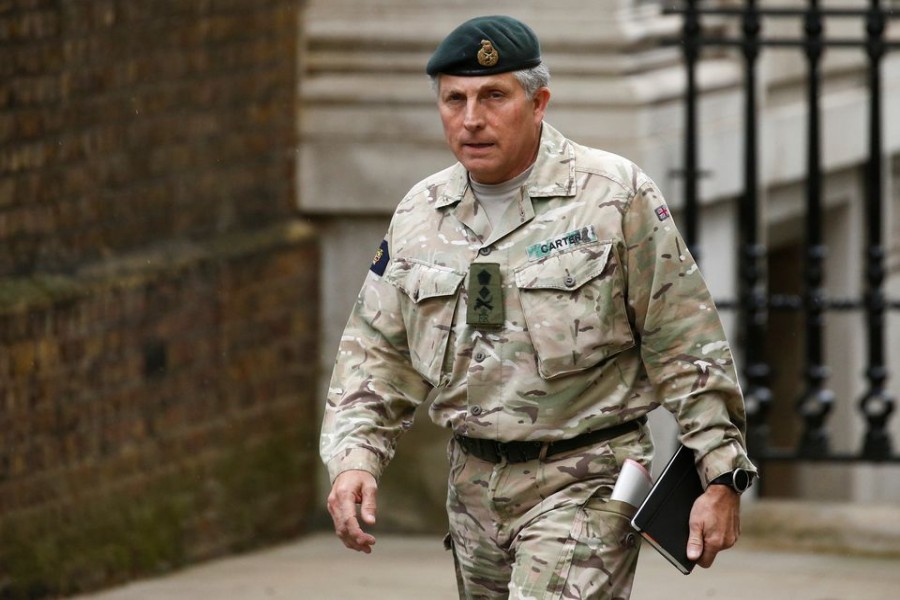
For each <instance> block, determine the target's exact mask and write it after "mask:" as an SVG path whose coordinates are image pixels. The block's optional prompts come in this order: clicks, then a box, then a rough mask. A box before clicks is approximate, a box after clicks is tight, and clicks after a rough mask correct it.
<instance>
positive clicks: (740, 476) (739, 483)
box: [732, 469, 751, 492]
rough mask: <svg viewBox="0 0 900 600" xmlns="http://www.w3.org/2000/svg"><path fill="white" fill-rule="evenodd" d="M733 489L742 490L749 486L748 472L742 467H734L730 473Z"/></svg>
mask: <svg viewBox="0 0 900 600" xmlns="http://www.w3.org/2000/svg"><path fill="white" fill-rule="evenodd" d="M732 481H733V482H734V489H735V490H737V491H738V492H744V491H746V490H747V488H749V487H750V481H751V478H750V473H749V472H748V471H745V470H744V469H735V470H734V473H733V475H732Z"/></svg>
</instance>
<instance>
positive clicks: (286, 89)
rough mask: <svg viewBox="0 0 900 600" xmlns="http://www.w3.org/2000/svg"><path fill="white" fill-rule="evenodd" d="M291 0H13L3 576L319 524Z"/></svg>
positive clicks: (52, 581) (308, 237)
mask: <svg viewBox="0 0 900 600" xmlns="http://www.w3.org/2000/svg"><path fill="white" fill-rule="evenodd" d="M298 5H299V3H298V2H296V1H294V0H215V1H213V0H158V1H157V0H154V1H153V2H145V1H143V0H118V1H113V0H91V1H90V2H86V1H78V0H56V1H49V0H3V1H0V598H39V597H46V596H57V595H59V594H68V593H73V592H76V591H81V590H87V589H93V588H97V587H100V586H104V585H108V584H110V583H113V582H119V581H123V580H125V579H127V578H131V577H135V576H142V575H147V574H152V573H158V572H160V571H164V570H168V569H172V568H175V567H178V566H180V565H183V564H186V563H188V562H191V561H196V560H200V559H205V558H209V557H212V556H217V555H221V554H224V553H227V552H231V551H236V550H242V549H246V548H249V547H253V546H256V545H260V544H263V543H267V542H271V541H274V540H279V539H284V538H285V537H287V536H291V535H294V534H296V533H298V532H300V531H302V530H303V529H304V528H305V527H306V526H307V524H308V519H309V514H310V512H311V511H312V508H313V505H314V502H315V500H314V498H315V497H316V496H317V492H316V486H315V483H316V482H315V478H314V477H313V473H315V470H314V466H313V465H314V461H315V460H316V452H315V443H314V440H315V435H316V433H315V430H316V424H315V419H316V418H315V404H316V401H315V398H314V396H315V393H314V392H315V390H314V386H315V383H314V382H315V376H316V370H317V359H316V357H317V354H318V344H317V336H318V330H317V322H318V303H317V301H316V299H317V297H318V285H319V284H318V267H317V265H318V261H319V249H318V242H317V239H316V236H315V235H314V232H313V230H312V229H311V228H310V227H309V226H307V225H305V224H303V223H302V222H301V221H299V220H298V218H297V214H296V210H295V208H294V206H295V189H296V186H295V181H294V179H295V173H294V159H293V153H294V150H295V145H296V120H297V115H296V100H295V98H296V85H297V75H296V70H297V63H296V61H297V57H296V55H297V45H298V31H299V28H298V23H297V19H298V14H297V12H298V9H299V6H298Z"/></svg>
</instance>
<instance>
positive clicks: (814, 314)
mask: <svg viewBox="0 0 900 600" xmlns="http://www.w3.org/2000/svg"><path fill="white" fill-rule="evenodd" d="M666 12H668V13H670V14H680V15H681V16H682V19H683V28H682V37H681V38H680V39H678V40H673V41H671V43H677V44H679V45H680V46H681V48H682V50H683V54H684V63H685V69H686V93H685V138H684V139H685V143H684V157H683V160H684V169H683V171H682V172H681V175H682V176H683V177H684V203H685V214H684V231H685V239H686V242H687V244H688V246H689V247H690V248H691V249H692V250H693V251H694V252H696V251H697V248H696V244H697V241H698V238H699V231H698V221H699V210H698V193H697V183H698V179H699V178H700V176H701V172H700V169H699V167H698V161H697V156H698V154H699V152H698V131H697V100H698V89H697V82H696V68H697V63H698V61H699V60H700V54H701V50H702V49H703V48H705V47H728V48H734V49H737V50H738V51H739V52H740V54H741V56H742V58H743V64H744V78H745V81H744V192H743V194H742V195H741V197H740V200H739V202H738V215H737V216H738V218H739V223H740V225H739V230H740V240H739V248H740V251H739V256H738V260H739V270H738V273H739V278H740V281H739V287H738V296H737V299H736V300H730V301H729V300H723V301H720V302H719V305H720V307H722V308H725V309H729V308H730V309H735V310H737V311H738V314H739V317H740V318H739V320H740V327H741V331H742V339H743V342H744V344H743V365H742V377H743V379H744V391H745V398H746V404H747V418H748V444H749V447H750V452H751V454H752V455H753V457H754V458H755V459H757V460H761V461H765V460H800V459H805V460H827V461H871V462H887V461H890V462H900V455H897V454H895V453H894V448H893V444H892V441H891V437H890V435H889V433H888V430H887V426H888V421H889V419H890V417H891V414H892V413H893V411H894V405H895V402H894V399H893V398H892V397H891V395H890V394H889V393H888V391H887V389H886V382H887V379H888V369H887V364H886V353H885V345H886V340H885V320H886V319H885V315H886V312H887V311H888V310H896V309H898V308H900V302H896V301H889V300H888V299H887V298H886V297H885V293H884V284H885V264H884V263H885V255H886V251H885V247H884V243H883V238H882V227H883V224H884V220H883V219H882V213H883V204H884V199H883V186H882V182H883V178H884V174H883V172H882V160H883V147H882V137H881V131H882V106H881V96H882V82H881V65H882V60H883V58H884V56H885V54H886V53H887V52H888V51H890V50H896V49H898V48H900V43H897V42H892V41H889V40H888V39H887V38H886V33H885V32H886V24H887V22H888V20H889V19H891V18H897V17H900V14H897V13H895V12H893V11H891V10H889V9H887V8H885V7H883V5H882V3H881V0H870V3H869V5H868V7H859V8H823V7H822V6H821V5H820V3H819V1H818V0H808V2H807V3H806V4H805V6H803V7H798V8H792V7H783V8H776V7H766V8H761V7H759V6H758V5H757V2H756V0H745V2H744V5H743V6H742V7H737V8H727V7H720V6H714V5H707V4H706V3H701V2H700V1H699V0H685V1H684V2H683V3H682V4H680V5H678V6H677V7H672V8H668V9H666ZM713 15H715V16H717V17H719V18H735V19H740V20H741V27H740V33H739V35H737V36H733V37H728V36H722V35H715V34H710V33H707V32H706V31H705V30H704V27H703V22H702V19H703V18H704V17H706V16H713ZM785 18H793V19H802V22H803V30H804V34H803V35H802V36H798V37H796V38H777V37H767V36H765V35H763V23H764V21H765V20H766V19H785ZM830 19H864V20H865V24H866V33H865V36H864V37H861V38H859V39H848V38H835V37H828V36H826V32H825V25H826V22H827V21H828V20H830ZM766 47H782V48H796V49H799V50H802V51H803V52H804V53H805V57H806V62H807V71H808V75H807V82H808V85H807V98H806V102H807V105H808V123H807V140H806V145H807V168H806V218H805V247H806V251H805V264H804V292H803V294H802V295H799V296H791V295H773V294H769V292H768V290H767V281H766V275H765V273H766V270H765V267H764V261H765V260H766V257H767V248H766V247H765V245H764V244H763V243H761V241H760V240H761V236H760V222H759V221H760V219H759V209H760V201H761V200H760V198H761V196H760V190H759V171H758V153H759V148H758V137H757V131H758V127H759V124H758V122H757V118H758V110H757V95H758V91H759V90H758V89H757V88H758V83H757V77H756V71H757V61H758V58H759V55H760V52H761V51H762V50H763V49H764V48H766ZM829 48H848V49H862V50H864V51H865V53H866V56H867V57H868V67H867V68H868V89H869V127H868V133H869V155H868V161H867V164H866V176H865V182H866V183H865V202H866V207H865V215H866V216H865V228H866V231H865V235H866V248H865V260H866V268H865V274H866V275H865V293H864V296H863V297H861V298H859V299H846V298H844V299H838V298H829V297H828V296H827V295H826V293H825V289H824V287H823V282H824V261H825V256H826V252H827V246H826V243H825V240H824V228H823V221H822V215H823V210H822V181H823V171H822V158H821V147H822V146H821V139H820V131H821V127H820V125H821V124H820V120H821V107H820V105H819V101H820V96H821V85H822V73H821V62H822V57H823V54H824V52H825V50H826V49H829ZM770 310H789V311H801V312H802V313H803V315H804V318H805V379H806V389H805V390H804V392H803V393H802V394H801V396H800V398H799V399H797V400H796V404H795V408H796V412H797V414H798V416H799V417H800V419H801V421H802V424H803V431H802V434H801V436H800V439H799V441H798V443H797V445H796V447H795V448H776V447H773V446H772V445H771V444H770V440H769V438H770V436H769V425H768V417H769V414H770V411H771V408H772V403H773V402H775V401H776V399H775V398H774V397H773V393H772V390H771V388H770V377H771V369H770V366H769V365H768V364H767V362H766V356H765V344H766V338H767V329H768V315H769V311H770ZM837 310H855V311H863V312H864V314H865V320H866V324H867V326H866V328H865V332H866V336H867V348H868V352H867V370H866V379H867V388H868V389H867V390H866V392H865V393H864V394H863V396H862V398H861V399H860V400H859V409H860V412H861V414H862V416H863V418H864V419H865V423H866V432H865V436H864V439H863V440H862V444H861V447H860V450H859V451H858V452H851V453H841V452H835V451H833V450H832V449H831V447H830V443H829V432H828V428H827V422H828V417H829V415H830V413H831V412H832V409H833V406H834V404H835V401H836V399H835V394H834V392H832V391H831V390H830V389H829V388H828V373H829V370H828V366H827V365H826V363H825V356H824V333H825V316H826V314H827V313H828V312H829V311H837Z"/></svg>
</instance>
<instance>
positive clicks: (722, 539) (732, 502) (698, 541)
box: [687, 485, 741, 569]
mask: <svg viewBox="0 0 900 600" xmlns="http://www.w3.org/2000/svg"><path fill="white" fill-rule="evenodd" d="M740 508H741V497H740V496H739V495H738V494H737V493H736V492H735V491H734V490H732V489H731V488H730V487H728V486H727V485H711V486H709V487H708V488H707V489H706V491H705V492H704V493H703V494H702V495H701V496H700V497H699V498H697V500H696V501H695V502H694V507H693V508H692V509H691V521H690V535H689V536H688V545H687V556H688V558H689V559H691V560H693V561H695V562H696V563H697V564H698V565H700V566H701V567H703V568H704V569H706V568H708V567H710V566H712V564H713V561H714V560H715V559H716V555H717V554H718V553H719V552H721V551H722V550H727V549H728V548H731V547H732V546H734V544H735V542H737V539H738V537H739V536H740V535H741V515H740Z"/></svg>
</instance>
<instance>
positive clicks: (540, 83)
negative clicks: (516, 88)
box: [431, 63, 550, 100]
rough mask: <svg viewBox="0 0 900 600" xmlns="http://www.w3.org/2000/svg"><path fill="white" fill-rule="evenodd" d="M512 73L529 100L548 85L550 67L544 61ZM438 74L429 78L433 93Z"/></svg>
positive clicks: (438, 77) (436, 84)
mask: <svg viewBox="0 0 900 600" xmlns="http://www.w3.org/2000/svg"><path fill="white" fill-rule="evenodd" d="M512 74H513V75H515V77H516V79H517V80H518V81H519V84H520V85H521V86H522V89H523V90H525V96H526V97H527V98H528V99H529V100H531V99H533V98H534V94H535V93H536V92H537V91H538V90H539V89H541V88H542V87H550V69H548V68H547V65H545V64H544V63H541V64H539V65H538V66H536V67H531V68H530V69H520V70H518V71H513V72H512ZM440 76H441V75H440V74H437V75H435V76H434V77H432V78H431V89H432V90H434V92H435V93H437V91H438V83H439V79H440Z"/></svg>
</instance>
